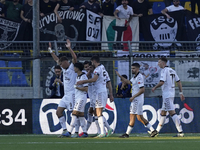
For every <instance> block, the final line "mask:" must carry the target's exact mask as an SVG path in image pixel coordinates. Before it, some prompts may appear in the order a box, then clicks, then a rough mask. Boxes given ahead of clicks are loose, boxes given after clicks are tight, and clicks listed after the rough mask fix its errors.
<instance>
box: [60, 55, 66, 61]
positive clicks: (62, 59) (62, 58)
mask: <svg viewBox="0 0 200 150" xmlns="http://www.w3.org/2000/svg"><path fill="white" fill-rule="evenodd" d="M65 60H66V61H68V58H67V57H66V56H62V57H60V59H59V61H60V62H63V61H65Z"/></svg>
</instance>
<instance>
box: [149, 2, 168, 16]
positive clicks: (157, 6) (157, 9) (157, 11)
mask: <svg viewBox="0 0 200 150" xmlns="http://www.w3.org/2000/svg"><path fill="white" fill-rule="evenodd" d="M163 9H165V3H164V2H154V3H153V6H152V10H153V14H160V13H161V10H163Z"/></svg>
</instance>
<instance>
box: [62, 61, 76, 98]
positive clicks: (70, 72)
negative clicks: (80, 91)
mask: <svg viewBox="0 0 200 150" xmlns="http://www.w3.org/2000/svg"><path fill="white" fill-rule="evenodd" d="M62 71H63V83H64V93H65V95H67V94H69V92H71V93H74V92H75V88H74V84H75V82H76V76H77V74H76V73H75V72H74V64H73V63H71V64H70V66H69V68H67V69H63V68H62Z"/></svg>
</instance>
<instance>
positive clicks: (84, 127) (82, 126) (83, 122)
mask: <svg viewBox="0 0 200 150" xmlns="http://www.w3.org/2000/svg"><path fill="white" fill-rule="evenodd" d="M79 120H80V124H81V128H82V130H83V132H84V133H87V126H86V121H85V117H79Z"/></svg>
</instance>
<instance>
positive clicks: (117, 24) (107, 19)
mask: <svg viewBox="0 0 200 150" xmlns="http://www.w3.org/2000/svg"><path fill="white" fill-rule="evenodd" d="M126 23H127V20H126V19H120V20H119V19H116V18H115V17H113V16H103V27H102V41H139V19H138V17H133V18H132V20H131V21H130V25H129V26H128V27H125V25H126ZM116 28H117V29H116ZM118 29H119V30H121V32H122V34H121V35H120V36H121V37H120V36H119V33H118V31H117V30H118ZM131 46H134V47H135V46H136V44H135V43H131ZM102 49H103V50H114V49H115V50H123V51H128V45H127V44H126V43H123V44H122V47H119V49H116V48H114V47H113V43H102ZM134 49H135V48H134Z"/></svg>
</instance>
